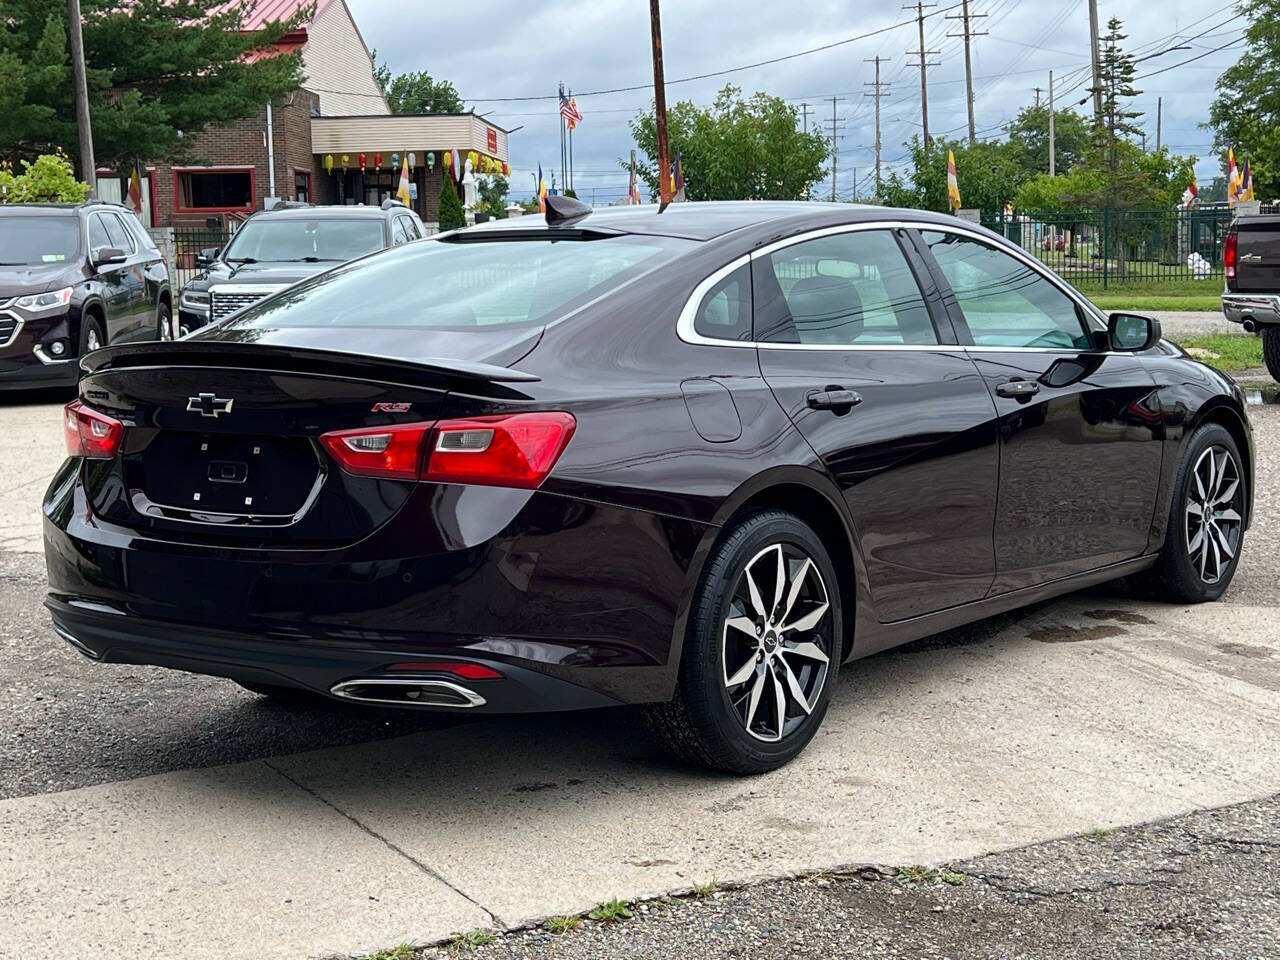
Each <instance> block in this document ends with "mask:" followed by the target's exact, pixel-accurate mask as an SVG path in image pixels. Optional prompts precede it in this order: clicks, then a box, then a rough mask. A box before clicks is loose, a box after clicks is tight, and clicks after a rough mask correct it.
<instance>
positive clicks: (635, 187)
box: [627, 156, 644, 206]
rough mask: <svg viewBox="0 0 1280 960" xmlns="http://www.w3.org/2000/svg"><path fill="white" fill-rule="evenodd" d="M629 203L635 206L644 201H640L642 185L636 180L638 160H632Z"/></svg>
mask: <svg viewBox="0 0 1280 960" xmlns="http://www.w3.org/2000/svg"><path fill="white" fill-rule="evenodd" d="M627 202H628V203H630V204H632V205H633V206H634V205H635V204H638V203H643V202H644V201H643V200H641V199H640V184H639V183H638V182H637V180H636V158H635V157H634V156H633V157H632V158H631V182H630V183H629V184H628V185H627Z"/></svg>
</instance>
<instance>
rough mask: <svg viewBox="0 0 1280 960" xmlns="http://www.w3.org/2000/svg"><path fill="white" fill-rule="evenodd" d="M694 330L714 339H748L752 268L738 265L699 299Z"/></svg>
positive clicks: (749, 333)
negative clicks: (700, 301) (700, 300)
mask: <svg viewBox="0 0 1280 960" xmlns="http://www.w3.org/2000/svg"><path fill="white" fill-rule="evenodd" d="M693 329H694V331H695V332H697V333H698V334H700V335H702V336H704V337H711V338H713V339H715V340H750V339H751V268H750V267H749V266H745V265H744V266H741V267H739V268H738V269H737V270H734V271H733V272H732V273H731V274H729V275H728V276H727V277H725V278H724V279H723V280H721V281H720V282H719V283H717V284H716V285H715V286H714V287H712V288H711V290H710V291H709V292H708V293H707V295H706V296H705V297H703V298H702V303H701V304H700V305H699V306H698V312H697V314H696V315H695V316H694V319H693Z"/></svg>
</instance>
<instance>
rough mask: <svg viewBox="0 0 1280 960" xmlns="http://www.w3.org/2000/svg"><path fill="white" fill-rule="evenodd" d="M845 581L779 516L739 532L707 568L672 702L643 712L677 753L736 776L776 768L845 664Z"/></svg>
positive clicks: (809, 725) (764, 516)
mask: <svg viewBox="0 0 1280 960" xmlns="http://www.w3.org/2000/svg"><path fill="white" fill-rule="evenodd" d="M842 613H843V611H842V609H841V602H840V588H839V581H838V580H837V577H836V572H835V568H834V567H833V566H832V563H831V558H830V557H829V556H828V554H827V551H826V548H825V547H824V546H823V545H822V541H821V540H820V539H819V538H818V536H817V534H815V533H814V532H813V531H812V530H811V529H810V528H809V527H808V526H807V525H806V524H804V523H803V522H802V521H801V520H800V519H798V518H797V517H795V516H793V515H791V514H789V513H784V512H782V511H768V512H764V513H758V514H755V515H753V516H750V517H748V518H746V519H744V520H742V521H741V522H740V523H737V524H736V525H735V526H734V527H732V528H731V529H730V530H729V531H728V532H727V533H726V535H725V536H724V537H723V538H722V540H721V541H720V543H719V544H718V545H717V546H716V548H715V549H714V550H713V551H712V553H711V555H710V556H709V557H708V559H707V563H706V566H705V567H704V569H703V573H702V577H701V578H700V580H699V583H698V587H697V591H696V593H695V595H694V598H693V604H692V605H691V607H690V611H689V622H688V626H687V628H686V631H685V641H684V649H683V652H682V657H681V663H680V675H679V680H678V683H677V688H676V696H675V698H674V699H673V700H672V701H671V702H669V703H664V704H658V705H654V706H652V707H650V708H648V710H647V717H648V721H649V726H650V728H651V729H652V730H653V732H654V733H655V735H656V736H657V738H658V740H659V741H660V742H661V743H662V745H663V746H664V747H666V748H667V749H668V750H669V751H670V752H672V753H674V754H675V755H676V756H678V757H679V758H681V759H683V760H686V761H688V762H692V763H697V764H700V765H703V766H708V767H712V768H714V769H717V770H725V771H728V772H731V773H764V772H766V771H768V770H773V769H776V768H777V767H780V766H782V765H783V764H785V763H786V762H787V761H789V760H791V759H792V758H793V757H795V756H796V755H797V754H798V753H800V751H801V750H803V749H804V748H805V746H806V745H807V744H808V742H809V741H810V740H811V739H813V736H814V734H815V733H817V731H818V727H819V725H820V724H821V723H822V718H823V716H824V715H825V714H826V712H827V706H828V704H829V702H830V698H831V690H832V687H833V685H834V683H835V679H836V673H837V671H838V670H839V666H840V654H841V649H842V643H841V639H842V637H843V632H842V631H843V618H842Z"/></svg>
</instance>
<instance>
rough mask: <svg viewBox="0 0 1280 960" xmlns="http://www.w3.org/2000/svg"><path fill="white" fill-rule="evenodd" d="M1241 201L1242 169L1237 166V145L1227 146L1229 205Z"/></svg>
mask: <svg viewBox="0 0 1280 960" xmlns="http://www.w3.org/2000/svg"><path fill="white" fill-rule="evenodd" d="M1239 201H1240V171H1239V169H1237V167H1236V151H1235V147H1231V146H1229V147H1227V206H1228V207H1234V206H1235V205H1236V204H1237V203H1238V202H1239Z"/></svg>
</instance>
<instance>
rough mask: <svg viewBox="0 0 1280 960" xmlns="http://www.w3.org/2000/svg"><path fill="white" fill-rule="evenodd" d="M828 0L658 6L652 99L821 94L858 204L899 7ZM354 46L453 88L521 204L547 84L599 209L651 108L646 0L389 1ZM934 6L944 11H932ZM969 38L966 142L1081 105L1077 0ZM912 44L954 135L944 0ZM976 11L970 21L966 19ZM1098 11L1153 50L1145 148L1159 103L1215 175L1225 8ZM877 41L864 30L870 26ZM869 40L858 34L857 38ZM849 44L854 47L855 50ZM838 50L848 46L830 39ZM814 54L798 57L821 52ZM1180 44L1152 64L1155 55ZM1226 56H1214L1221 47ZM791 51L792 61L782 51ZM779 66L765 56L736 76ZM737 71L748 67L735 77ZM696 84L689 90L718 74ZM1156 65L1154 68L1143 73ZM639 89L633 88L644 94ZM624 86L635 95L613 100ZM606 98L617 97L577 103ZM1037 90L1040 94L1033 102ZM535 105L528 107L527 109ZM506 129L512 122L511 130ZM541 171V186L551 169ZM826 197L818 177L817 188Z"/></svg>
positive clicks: (910, 108)
mask: <svg viewBox="0 0 1280 960" xmlns="http://www.w3.org/2000/svg"><path fill="white" fill-rule="evenodd" d="M904 2H906V0H890V2H887V3H868V2H865V0H863V2H851V0H844V2H837V0H807V2H806V0H790V2H788V0H768V2H761V0H754V2H753V0H666V2H665V3H664V5H663V13H662V18H663V20H662V34H663V48H664V56H665V65H666V77H667V99H668V102H669V103H670V102H673V101H675V100H682V99H689V100H692V101H694V102H695V103H697V104H700V105H703V104H708V103H710V102H711V100H712V99H713V98H714V96H715V93H716V91H717V90H718V89H719V88H720V87H722V86H723V85H724V84H725V83H729V82H731V83H734V84H736V85H738V86H741V87H742V88H743V90H744V91H745V92H746V93H748V94H750V93H753V92H755V91H757V90H763V91H766V92H768V93H770V94H774V95H776V96H781V97H784V98H786V99H787V100H788V101H790V102H792V103H793V104H795V105H796V107H797V108H798V109H799V108H800V106H801V104H805V103H807V104H808V111H809V124H810V125H811V126H812V125H814V124H825V125H826V127H827V128H829V127H830V120H831V116H832V102H831V98H832V97H833V96H834V97H837V98H838V99H837V101H836V104H835V112H836V117H837V120H838V127H839V129H838V133H839V136H840V140H839V142H838V146H839V160H838V177H837V182H836V192H837V195H838V196H839V197H841V198H842V199H848V198H850V197H851V196H852V195H853V191H854V189H855V184H856V186H857V188H858V190H859V191H861V192H863V193H865V192H866V191H867V189H868V186H869V184H870V182H871V177H872V170H873V163H874V156H875V152H874V143H875V123H874V110H873V103H872V100H871V99H870V98H868V97H866V96H864V93H866V92H867V91H868V90H869V88H868V87H866V86H864V84H866V83H867V82H869V81H870V80H871V79H872V70H873V67H872V65H871V64H870V63H867V62H865V61H866V60H867V59H869V58H872V57H876V56H879V57H883V58H885V60H886V62H885V63H883V64H882V65H881V76H882V79H883V80H885V81H888V82H889V83H890V84H891V86H889V87H888V96H887V97H886V98H885V99H884V100H883V101H882V108H881V109H882V141H883V147H882V157H883V160H884V163H885V169H886V172H887V170H888V169H890V168H891V167H892V166H893V165H894V164H895V162H896V163H898V164H901V160H902V157H903V154H904V153H905V150H904V148H903V146H902V144H903V143H904V142H905V141H907V140H908V139H909V138H910V137H911V135H912V134H913V133H918V132H919V131H920V72H919V70H918V69H913V68H910V67H908V63H909V62H911V63H913V62H916V61H915V48H916V47H917V45H918V34H917V29H916V24H915V21H914V13H915V11H914V7H913V9H912V10H911V11H910V12H909V13H908V12H905V11H901V10H899V6H900V4H901V3H904ZM348 3H349V5H350V7H351V9H352V12H353V13H354V15H355V17H356V21H357V22H358V24H359V25H360V29H361V31H362V32H363V34H364V37H365V40H366V41H367V43H368V44H369V46H370V47H373V48H376V49H377V51H378V57H379V60H381V61H383V62H385V63H387V64H388V65H389V66H390V67H391V69H392V70H393V71H394V72H401V71H406V70H427V71H429V72H430V73H431V74H432V75H433V76H436V77H443V78H447V79H449V80H451V81H453V83H454V84H455V85H456V86H457V88H458V90H459V91H460V92H461V93H462V95H463V97H464V98H465V99H466V102H467V105H468V106H469V107H474V108H475V109H476V111H477V112H479V113H485V114H488V115H489V116H490V117H492V118H493V120H494V122H496V123H498V124H501V125H502V126H504V127H506V128H508V129H511V130H513V131H515V132H513V133H512V134H511V137H510V153H511V163H512V167H513V171H512V173H513V176H512V184H511V185H512V193H513V195H517V196H527V195H528V194H529V192H530V191H531V189H532V186H533V177H532V176H531V173H532V171H533V170H535V169H536V168H537V165H538V164H539V163H541V164H542V165H543V167H544V169H545V170H547V171H548V175H549V172H550V170H551V168H553V167H554V168H557V170H558V167H559V162H560V161H559V157H560V147H559V126H558V123H559V114H558V113H557V110H556V100H555V92H556V85H557V83H558V82H559V81H563V82H564V83H565V84H566V85H568V86H570V87H571V88H572V89H573V90H574V92H575V93H576V94H577V96H578V105H579V107H580V109H581V110H582V113H583V116H584V121H583V123H582V125H581V126H580V127H579V128H578V131H577V132H576V133H575V135H574V169H575V173H574V186H575V188H576V190H577V193H578V195H579V196H580V197H581V198H582V199H584V200H591V199H592V198H593V196H594V198H595V201H596V202H597V203H602V204H603V203H609V202H611V201H613V200H615V199H617V198H618V197H619V196H621V195H623V194H624V193H625V192H626V182H627V178H626V174H625V173H624V172H623V171H622V170H620V168H619V167H618V159H619V158H621V157H625V156H627V155H628V153H629V151H630V150H631V148H632V147H633V146H634V143H633V142H632V139H631V134H630V130H629V128H628V126H627V121H628V119H630V118H632V117H634V116H635V115H636V114H637V113H638V112H639V111H641V110H643V109H645V108H646V107H647V106H648V104H649V103H650V101H651V99H652V82H653V73H652V61H651V59H650V47H649V5H648V3H647V2H645V0H549V2H544V3H541V4H538V3H530V2H528V0H519V2H517V0H472V2H469V3H453V2H447V0H445V2H430V3H421V4H419V3H413V4H410V3H403V2H402V3H399V4H388V3H386V2H385V0H348ZM951 5H954V6H955V9H954V10H951V9H949V7H950V6H951ZM970 10H971V13H972V14H974V15H975V19H974V22H973V29H974V30H975V31H978V30H985V31H986V32H987V35H986V36H980V37H976V38H975V39H974V40H973V74H974V90H975V120H976V125H977V128H978V135H979V137H983V136H995V135H999V133H1000V127H1001V125H1002V124H1003V123H1005V122H1006V121H1008V120H1009V119H1011V118H1012V117H1014V116H1015V115H1016V114H1017V112H1018V110H1019V109H1020V108H1021V107H1023V106H1025V105H1026V104H1028V103H1030V102H1032V100H1033V99H1034V97H1035V91H1034V88H1035V87H1037V86H1038V87H1041V88H1047V86H1048V75H1049V71H1050V70H1053V71H1054V77H1055V86H1056V88H1057V91H1058V102H1059V104H1061V103H1063V102H1075V101H1079V100H1080V99H1082V98H1084V97H1085V96H1087V94H1086V93H1085V92H1084V88H1085V87H1086V86H1087V85H1088V82H1087V81H1088V78H1087V76H1086V74H1087V67H1088V62H1089V14H1088V4H1087V2H1086V0H970ZM925 12H926V14H932V16H928V17H927V18H926V20H925V39H926V45H927V46H928V47H929V48H930V49H932V50H937V51H939V53H937V54H934V55H932V56H931V58H930V59H932V60H937V61H940V62H941V65H940V66H937V67H933V68H931V69H930V71H929V124H930V132H931V133H933V134H934V135H938V134H944V133H945V134H947V135H948V136H960V135H962V134H963V133H964V131H965V129H966V126H967V121H966V117H965V106H964V56H963V47H962V42H961V41H960V40H959V39H953V38H949V37H948V36H947V34H949V33H955V32H957V31H958V29H959V23H958V21H955V20H946V19H945V16H946V14H947V13H958V12H959V2H958V0H940V2H939V5H938V6H936V7H926V10H925ZM977 14H985V15H986V16H984V17H982V18H980V19H979V18H976V15H977ZM1100 16H1101V19H1102V23H1103V31H1104V32H1105V24H1106V20H1107V19H1108V18H1109V17H1111V16H1118V17H1120V18H1121V19H1122V20H1124V22H1125V29H1126V31H1127V32H1128V34H1129V40H1128V45H1129V46H1130V48H1131V49H1133V50H1134V51H1136V52H1137V53H1139V55H1145V54H1150V53H1160V54H1161V55H1159V56H1156V57H1153V58H1152V59H1149V60H1147V61H1146V62H1144V63H1141V64H1139V74H1140V76H1141V75H1146V76H1145V79H1142V80H1140V81H1139V83H1138V86H1139V88H1140V89H1142V91H1143V93H1142V96H1141V97H1139V98H1138V101H1137V107H1138V108H1139V109H1141V110H1144V111H1146V116H1145V117H1144V118H1143V121H1142V122H1143V123H1145V125H1146V128H1147V131H1148V143H1149V144H1151V145H1154V142H1155V127H1156V101H1157V98H1158V97H1162V98H1163V101H1164V103H1163V124H1162V136H1163V142H1164V143H1165V144H1167V145H1169V146H1170V147H1171V148H1172V149H1173V150H1175V151H1176V152H1178V153H1182V154H1194V155H1196V156H1198V157H1199V158H1200V160H1199V162H1198V164H1197V166H1196V170H1197V174H1198V177H1199V179H1200V180H1201V182H1206V181H1207V180H1208V179H1209V178H1211V177H1212V176H1213V175H1215V174H1216V173H1217V172H1218V167H1219V162H1218V160H1217V158H1215V157H1213V156H1211V155H1210V152H1209V151H1210V144H1211V140H1212V136H1211V134H1210V133H1208V132H1207V131H1205V130H1203V129H1201V128H1200V126H1199V124H1200V123H1201V122H1202V121H1203V120H1204V119H1205V117H1206V115H1207V111H1208V106H1209V102H1210V99H1211V97H1212V93H1213V85H1214V82H1215V81H1216V79H1217V77H1218V74H1219V73H1221V72H1222V70H1223V68H1224V67H1226V66H1227V65H1229V64H1230V63H1231V62H1233V59H1234V58H1235V57H1236V56H1237V55H1238V52H1239V50H1240V49H1241V47H1242V45H1243V44H1242V43H1241V42H1234V43H1233V41H1238V40H1239V38H1240V36H1241V33H1242V31H1243V28H1244V25H1245V21H1244V20H1243V18H1240V17H1238V16H1237V15H1236V12H1235V7H1234V5H1233V4H1224V3H1219V2H1216V0H1207V2H1193V0H1163V2H1159V0H1157V2H1151V0H1146V2H1140V0H1110V2H1109V0H1101V3H1100ZM877 31H878V32H877ZM873 32H874V35H872V36H866V35H867V34H872V33H873ZM860 37H861V38H862V39H856V38H860ZM841 41H850V42H841ZM830 44H836V45H835V46H830V47H829V48H828V49H825V50H817V51H815V52H807V53H806V52H805V51H811V50H814V48H819V47H824V46H827V45H830ZM1173 46H1185V47H1186V48H1187V49H1184V50H1174V51H1168V52H1162V51H1166V50H1167V48H1169V47H1173ZM1224 46H1225V49H1220V50H1219V49H1215V48H1220V47H1224ZM795 54H800V55H799V56H793V55H795ZM780 57H787V58H788V59H784V60H781V61H780V62H774V63H769V64H765V65H761V66H749V65H751V64H756V63H759V62H761V61H767V60H775V59H776V58H780ZM740 67H747V69H737V70H735V69H734V68H740ZM731 70H732V71H733V72H728V73H722V74H720V75H717V76H713V77H706V78H704V79H695V80H688V81H686V82H681V81H682V80H683V78H687V77H694V76H697V75H701V74H707V73H712V72H718V71H731ZM1156 71H1160V72H1158V73H1157V72H1156ZM646 84H647V85H648V86H647V88H645V85H646ZM625 87H641V88H642V89H633V90H617V88H625ZM594 91H617V92H599V93H597V92H594ZM1041 96H1042V97H1043V96H1046V94H1045V92H1044V90H1043V89H1042V91H1041ZM539 98H540V99H539ZM516 128H520V129H518V130H516ZM557 176H558V174H557ZM823 189H824V190H825V191H826V195H828V196H829V195H830V189H831V181H830V179H829V178H828V180H827V181H826V182H825V184H823Z"/></svg>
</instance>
